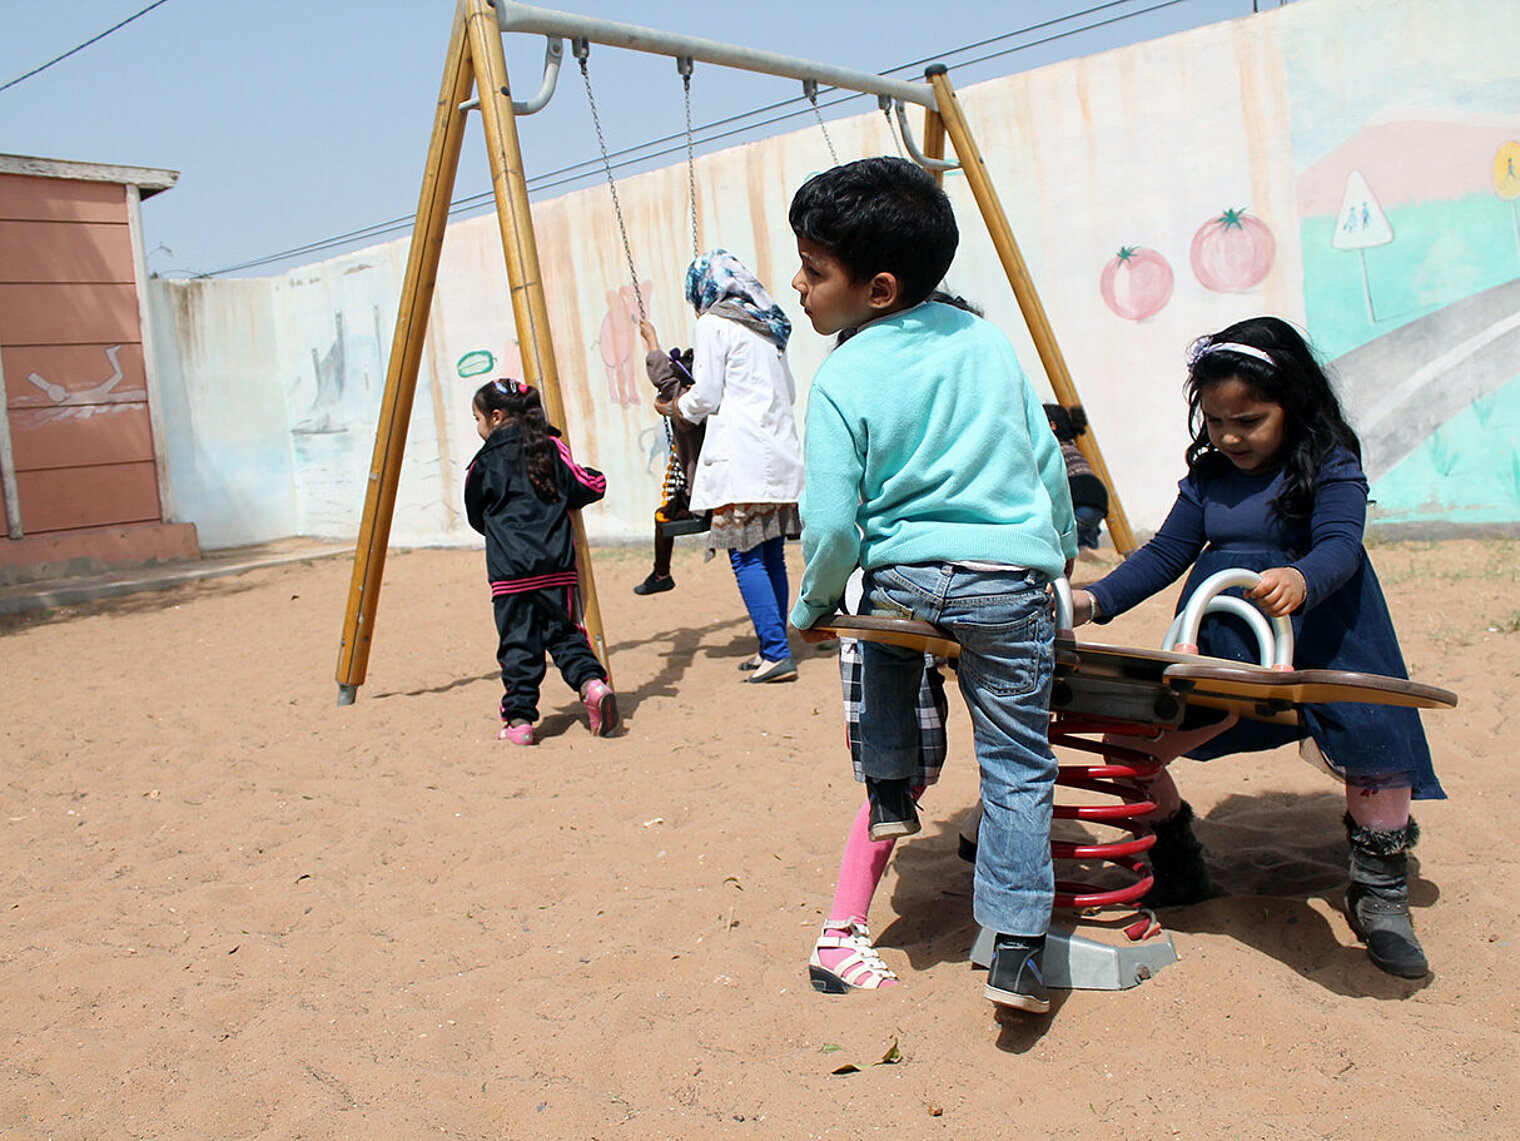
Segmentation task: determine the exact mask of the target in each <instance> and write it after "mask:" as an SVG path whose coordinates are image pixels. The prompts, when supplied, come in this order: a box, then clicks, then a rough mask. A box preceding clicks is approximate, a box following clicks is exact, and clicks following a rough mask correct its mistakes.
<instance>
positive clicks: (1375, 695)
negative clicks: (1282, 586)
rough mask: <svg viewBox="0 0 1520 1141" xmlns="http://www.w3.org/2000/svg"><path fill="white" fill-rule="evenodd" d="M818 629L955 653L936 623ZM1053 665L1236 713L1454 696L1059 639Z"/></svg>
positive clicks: (881, 622)
mask: <svg viewBox="0 0 1520 1141" xmlns="http://www.w3.org/2000/svg"><path fill="white" fill-rule="evenodd" d="M819 629H821V630H827V631H829V632H831V633H833V634H835V635H836V636H839V637H844V638H861V639H863V640H866V641H874V642H885V643H888V644H890V645H894V646H903V647H905V648H907V649H915V650H922V651H923V652H925V653H929V654H937V655H939V656H941V657H947V658H948V657H955V656H956V655H957V654H959V653H960V646H959V644H958V643H957V642H956V641H955V639H954V638H951V637H950V636H948V635H947V634H946V633H945V632H944V631H943V630H941V629H940V628H939V627H937V626H934V625H933V624H931V623H929V622H921V621H919V620H917V619H909V618H877V617H871V616H864V615H862V616H856V615H847V614H844V615H836V616H835V617H834V618H832V619H831V620H830V621H829V622H827V623H820V624H819ZM1056 666H1057V671H1058V672H1067V671H1074V672H1075V673H1076V674H1077V675H1078V676H1080V675H1081V674H1083V673H1091V674H1093V675H1095V676H1107V677H1114V678H1126V679H1132V680H1135V681H1148V682H1164V683H1166V684H1168V685H1172V686H1174V687H1176V688H1177V689H1178V690H1179V691H1181V692H1182V693H1184V694H1186V697H1187V700H1188V701H1190V702H1192V703H1194V704H1197V705H1205V706H1211V707H1215V708H1226V709H1232V710H1235V711H1236V712H1241V713H1247V711H1248V710H1250V709H1251V708H1252V707H1254V706H1255V705H1258V704H1263V703H1266V704H1271V705H1274V706H1278V707H1279V708H1281V707H1284V706H1288V705H1305V704H1325V703H1328V702H1332V701H1360V702H1366V703H1370V704H1374V705H1405V706H1414V707H1416V708H1422V709H1451V708H1453V707H1455V706H1456V704H1457V695H1456V694H1454V693H1452V692H1451V691H1450V690H1446V689H1440V688H1438V687H1437V686H1433V685H1423V684H1421V683H1419V682H1414V681H1405V680H1403V679H1402V678H1392V677H1383V676H1381V675H1378V674H1363V673H1351V672H1348V671H1342V670H1273V669H1267V668H1266V667H1264V666H1256V665H1246V664H1243V663H1240V662H1232V661H1228V660H1226V659H1223V658H1203V657H1199V656H1198V655H1197V654H1179V653H1177V652H1175V651H1172V650H1144V649H1137V648H1135V647H1132V646H1108V645H1102V644H1099V643H1096V642H1093V643H1088V642H1070V641H1067V640H1066V639H1064V638H1061V639H1057V642H1056ZM1263 712H1264V711H1263ZM1247 715H1250V714H1249V713H1247ZM1258 715H1259V714H1258Z"/></svg>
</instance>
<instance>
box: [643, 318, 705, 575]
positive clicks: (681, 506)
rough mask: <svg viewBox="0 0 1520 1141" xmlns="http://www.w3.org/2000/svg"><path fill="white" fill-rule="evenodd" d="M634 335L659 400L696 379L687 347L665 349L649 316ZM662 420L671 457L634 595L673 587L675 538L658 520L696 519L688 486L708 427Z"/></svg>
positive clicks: (676, 395) (669, 397)
mask: <svg viewBox="0 0 1520 1141" xmlns="http://www.w3.org/2000/svg"><path fill="white" fill-rule="evenodd" d="M639 336H640V337H642V338H643V340H644V348H645V351H646V355H645V358H644V371H646V372H647V373H648V374H649V383H651V384H653V385H654V390H655V394H656V396H657V398H658V399H659V401H660V403H662V404H665V405H669V404H670V403H672V402H673V401H675V400H677V399H678V398H679V397H680V396H681V394H682V393H684V392H685V391H686V390H687V389H688V388H690V387H691V386H692V385H693V384H694V383H695V379H694V378H693V377H692V373H691V370H692V356H693V354H692V350H691V349H686V350H684V351H683V350H681V349H671V350H670V352H669V353H666V352H665V350H664V349H663V348H662V347H661V345H660V334H659V333H658V332H656V331H655V327H654V323H653V322H651V321H650V320H649V319H648V318H645V319H644V320H642V321H640V322H639ZM664 423H665V427H666V432H667V434H668V435H669V437H670V458H669V459H668V460H667V461H666V465H665V484H664V487H663V488H662V492H663V497H662V499H663V501H662V502H661V503H660V506H659V507H658V508H657V509H656V510H655V513H654V567H653V568H652V569H651V570H650V572H649V574H648V576H646V577H645V579H644V581H643V582H641V583H639V584H638V585H637V586H635V587H634V588H633V593H634V594H663V593H664V592H665V591H667V590H674V589H675V588H676V580H675V576H673V575H672V574H671V573H670V559H671V555H672V554H674V553H675V545H676V541H675V537H674V536H672V535H668V534H666V532H665V529H664V528H663V527H662V526H661V524H664V523H675V522H681V521H688V520H695V519H696V518H697V517H696V516H695V515H693V514H692V510H691V485H692V484H693V483H694V482H695V481H696V477H697V460H698V458H699V457H700V456H701V455H702V439H703V437H704V436H705V435H706V434H707V426H706V425H705V424H688V423H686V422H685V421H684V420H679V419H676V418H675V417H671V416H667V417H665V418H664Z"/></svg>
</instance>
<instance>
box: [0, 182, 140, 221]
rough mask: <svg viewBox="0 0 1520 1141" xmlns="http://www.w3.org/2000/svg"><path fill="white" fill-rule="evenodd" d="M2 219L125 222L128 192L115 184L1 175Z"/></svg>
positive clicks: (0, 206)
mask: <svg viewBox="0 0 1520 1141" xmlns="http://www.w3.org/2000/svg"><path fill="white" fill-rule="evenodd" d="M0 218H5V219H27V220H32V221H54V222H125V221H126V220H127V188H126V187H125V186H123V185H121V184H120V183H115V182H81V181H77V180H75V179H70V178H37V177H35V176H33V175H27V174H0Z"/></svg>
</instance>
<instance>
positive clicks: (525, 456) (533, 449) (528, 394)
mask: <svg viewBox="0 0 1520 1141" xmlns="http://www.w3.org/2000/svg"><path fill="white" fill-rule="evenodd" d="M471 403H472V404H474V406H475V407H476V408H478V409H479V410H480V411H481V412H483V413H485V414H486V415H487V416H489V415H490V414H491V413H492V412H500V413H502V414H503V415H504V416H506V420H505V421H504V422H503V423H502V425H501V427H500V428H497V429H496V431H497V432H500V431H502V430H503V429H505V428H508V427H514V426H515V427H516V428H517V430H518V436H519V440H520V443H521V447H522V461H523V471H524V473H525V474H526V475H527V477H528V482H529V483H530V484H532V485H533V490H534V491H536V492H537V493H538V497H539V498H540V499H542V500H543V501H544V502H545V503H553V502H554V501H555V500H557V499H558V498H559V484H558V482H557V481H556V480H555V470H554V463H555V452H556V449H555V446H554V437H555V436H557V435H559V432H558V431H556V430H555V429H554V427H553V426H552V425H551V424H550V423H549V420H548V418H547V417H546V416H545V415H544V406H543V402H542V401H541V400H540V399H539V397H538V389H536V388H534V387H533V386H532V385H530V384H525V383H524V382H522V381H520V380H513V379H512V378H511V377H503V378H502V379H500V380H488V381H487V382H486V383H485V384H482V385H481V386H480V387H479V388H477V389H476V390H475V397H474V399H473V400H472V401H471ZM491 434H492V435H493V436H494V435H495V434H496V433H495V432H493V433H491Z"/></svg>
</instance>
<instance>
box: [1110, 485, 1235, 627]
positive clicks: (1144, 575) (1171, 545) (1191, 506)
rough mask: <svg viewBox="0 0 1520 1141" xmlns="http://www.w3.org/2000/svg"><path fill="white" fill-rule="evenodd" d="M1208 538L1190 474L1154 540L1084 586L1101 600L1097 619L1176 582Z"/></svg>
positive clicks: (1114, 612) (1130, 605)
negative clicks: (1101, 576)
mask: <svg viewBox="0 0 1520 1141" xmlns="http://www.w3.org/2000/svg"><path fill="white" fill-rule="evenodd" d="M1206 538H1207V536H1206V535H1205V534H1204V530H1203V503H1202V501H1201V500H1200V499H1199V495H1198V488H1197V485H1196V484H1195V482H1194V481H1193V479H1192V477H1191V476H1190V477H1188V478H1187V479H1184V480H1183V481H1182V482H1181V483H1180V484H1178V485H1177V501H1176V502H1175V503H1173V504H1172V510H1171V512H1170V513H1169V514H1168V515H1167V517H1166V522H1165V523H1163V524H1161V529H1160V530H1159V531H1157V532H1156V534H1155V536H1154V537H1153V538H1152V539H1151V541H1150V542H1148V543H1146V544H1145V546H1143V547H1141V548H1140V549H1139V550H1138V551H1136V552H1135V553H1134V554H1132V555H1130V557H1129V558H1127V559H1125V560H1124V562H1122V563H1120V564H1119V566H1117V567H1116V568H1114V570H1113V571H1111V572H1110V573H1109V574H1107V575H1104V576H1103V578H1101V579H1100V580H1099V581H1097V582H1095V583H1093V584H1092V585H1091V586H1088V587H1086V588H1085V589H1086V590H1087V591H1088V592H1089V593H1090V594H1091V595H1092V596H1093V597H1094V598H1096V599H1097V600H1098V611H1099V613H1100V614H1101V617H1100V618H1099V619H1098V621H1099V622H1107V621H1108V620H1109V619H1110V618H1115V617H1117V616H1118V615H1120V614H1123V613H1124V612H1125V611H1126V610H1128V609H1130V608H1131V607H1133V606H1138V605H1139V604H1140V603H1142V602H1144V601H1145V600H1146V599H1147V598H1149V597H1150V596H1151V595H1153V594H1155V593H1156V592H1157V591H1159V590H1163V589H1165V588H1166V587H1167V586H1169V585H1171V584H1172V583H1174V582H1176V581H1177V579H1178V578H1179V577H1180V576H1181V574H1182V572H1183V571H1185V570H1187V569H1188V567H1190V566H1192V565H1193V561H1194V560H1195V559H1196V558H1197V557H1198V552H1199V551H1201V550H1203V545H1204V542H1205V541H1206Z"/></svg>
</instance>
